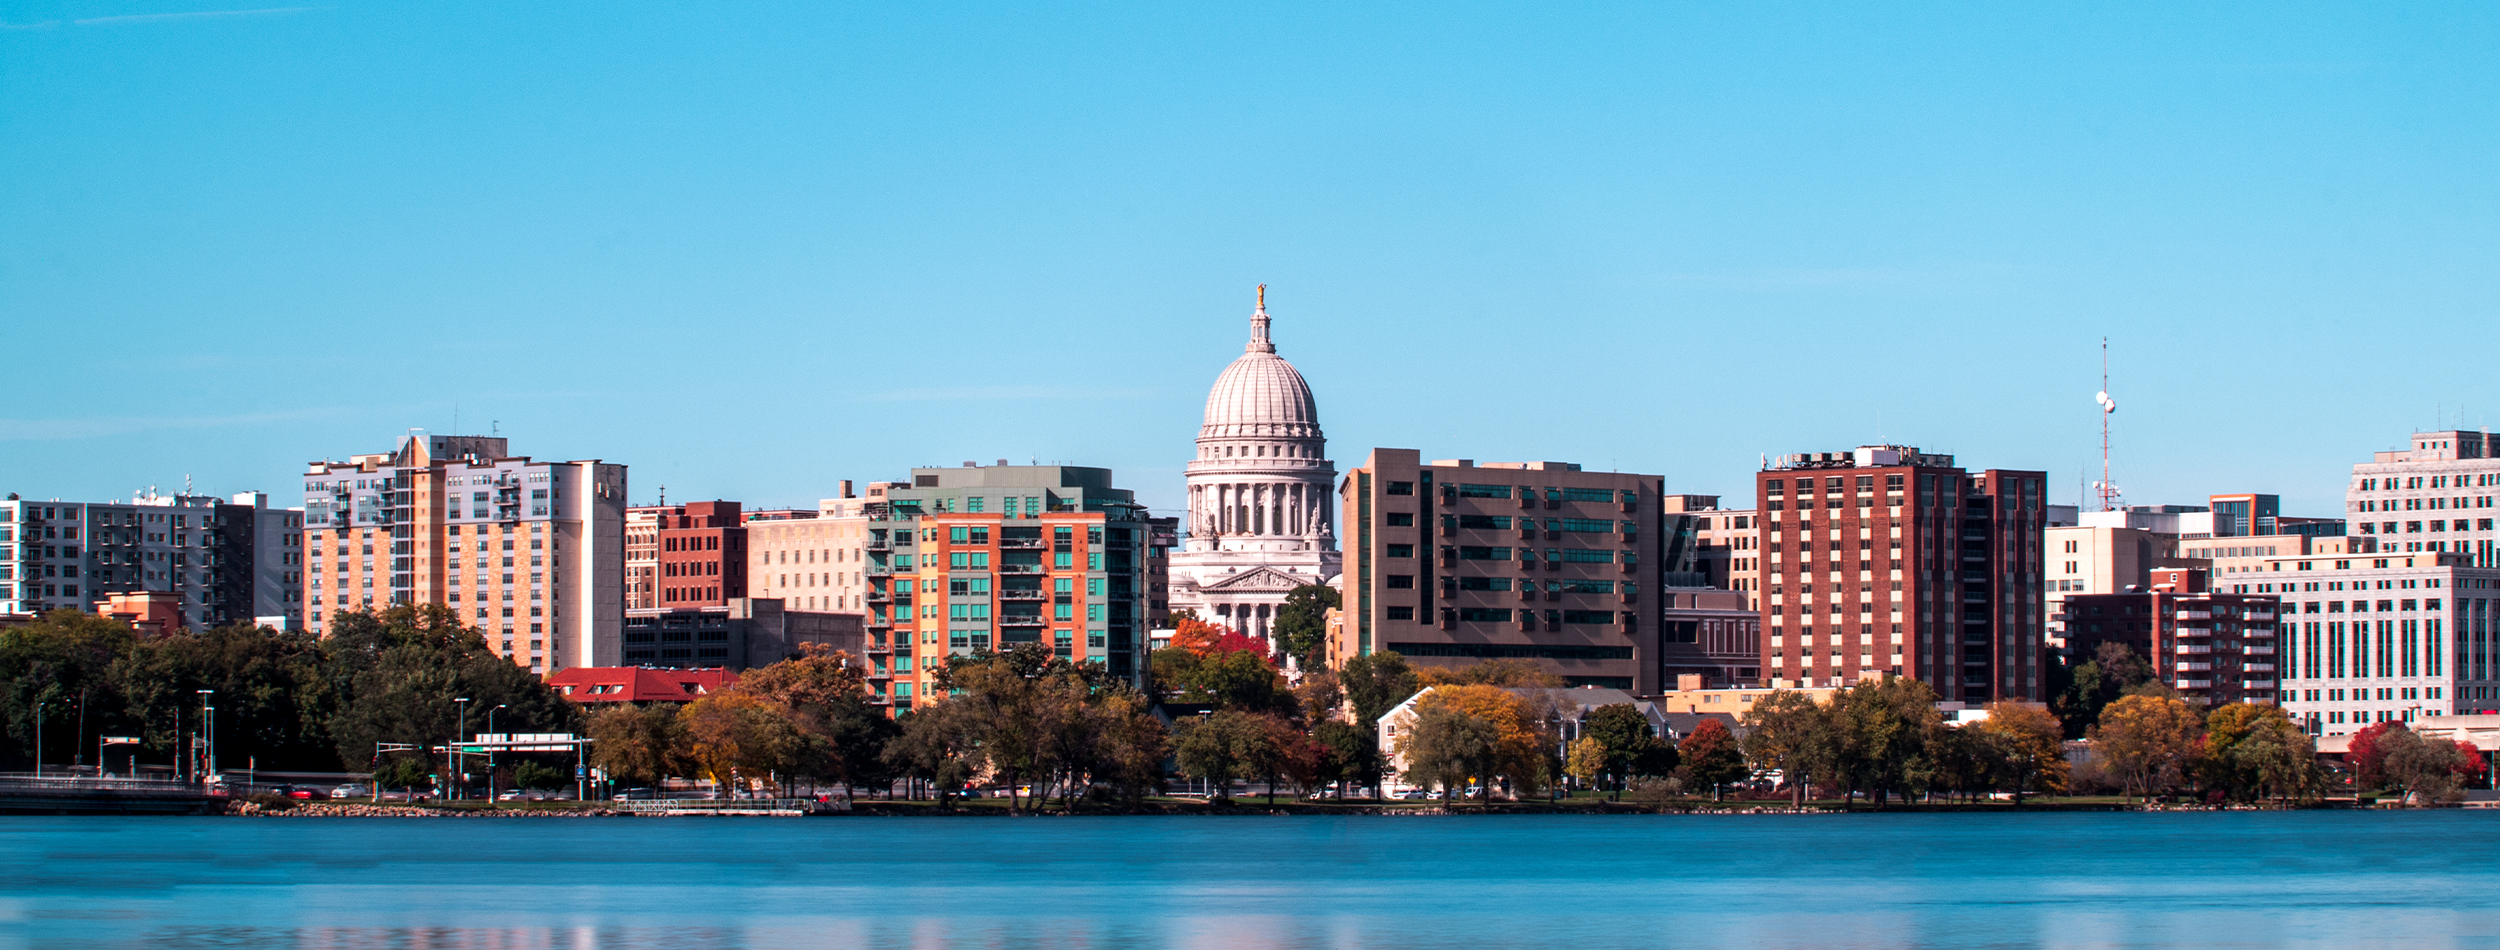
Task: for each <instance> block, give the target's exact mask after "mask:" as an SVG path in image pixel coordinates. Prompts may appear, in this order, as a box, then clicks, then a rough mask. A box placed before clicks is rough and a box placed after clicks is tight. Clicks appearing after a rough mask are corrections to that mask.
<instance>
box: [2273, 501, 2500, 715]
mask: <svg viewBox="0 0 2500 950" xmlns="http://www.w3.org/2000/svg"><path fill="white" fill-rule="evenodd" d="M2374 477H2376V476H2374ZM2407 477H2410V476H2407ZM2426 477H2427V476H2426ZM2398 510H2403V509H2398ZM2416 510H2437V509H2416ZM2399 537H2400V538H2401V537H2402V535H2399ZM2354 540H2356V541H2359V540H2364V539H2359V538H2356V539H2354ZM2400 543H2402V542H2400ZM2388 547H2389V546H2388V545H2385V544H2383V543H2382V544H2381V545H2379V546H2378V550H2372V551H2365V552H2363V553H2361V554H2358V555H2355V556H2350V557H2313V558H2292V557H2286V558H2282V559H2280V560H2279V561H2278V562H2276V563H2277V564H2279V565H2280V567H2279V569H2274V570H2268V571H2266V572H2263V573H2252V574H2248V575H2241V576H2238V577H2233V578H2229V579H2228V580H2229V581H2231V582H2233V583H2232V585H2231V586H2232V587H2233V589H2237V588H2239V587H2242V586H2246V587H2251V588H2255V589H2257V590H2264V591H2271V592H2273V593H2275V594H2276V595H2277V596H2278V597H2280V598H2281V599H2282V601H2283V633H2282V639H2283V663H2282V666H2283V680H2282V688H2283V694H2282V699H2281V705H2282V706H2283V709H2284V711H2285V712H2288V713H2291V714H2292V717H2293V718H2294V719H2296V720H2299V721H2301V722H2303V723H2306V724H2307V725H2308V726H2309V727H2310V731H2311V732H2312V733H2314V734H2318V735H2329V736H2332V735H2341V734H2344V733H2349V732H2352V731H2353V730H2356V729H2359V728H2361V727H2362V726H2364V725H2367V724H2370V723H2374V722H2387V721H2391V720H2392V721H2398V722H2415V721H2419V720H2420V719H2421V718H2422V717H2424V716H2445V715H2461V714H2492V713H2500V623H2495V620H2496V619H2500V618H2495V617H2494V614H2495V613H2500V603H2496V602H2495V600H2500V568H2491V567H2480V566H2476V565H2475V563H2474V562H2475V561H2476V560H2477V559H2478V555H2479V553H2480V552H2479V551H2478V550H2472V549H2469V550H2464V551H2418V552H2406V551H2402V550H2387V548H2388Z"/></svg>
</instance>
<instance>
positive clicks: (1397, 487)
mask: <svg viewBox="0 0 2500 950" xmlns="http://www.w3.org/2000/svg"><path fill="white" fill-rule="evenodd" d="M1414 493H1415V483H1414V482H1390V483H1389V494H1392V495H1412V494H1414Z"/></svg>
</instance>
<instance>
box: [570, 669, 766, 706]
mask: <svg viewBox="0 0 2500 950" xmlns="http://www.w3.org/2000/svg"><path fill="white" fill-rule="evenodd" d="M737 681H738V674H736V673H732V672H730V671H728V670H724V669H709V670H657V669H652V668H650V667H646V666H576V667H572V668H569V669H562V670H557V671H556V672H555V675H552V676H549V677H547V685H549V686H553V687H555V688H556V691H557V692H560V693H563V694H564V698H566V699H569V700H572V701H574V702H577V703H690V702H693V701H695V700H698V699H701V698H703V697H705V696H709V695H711V694H713V693H717V692H720V691H721V690H722V689H724V688H727V687H728V686H729V684H731V683H735V682H737Z"/></svg>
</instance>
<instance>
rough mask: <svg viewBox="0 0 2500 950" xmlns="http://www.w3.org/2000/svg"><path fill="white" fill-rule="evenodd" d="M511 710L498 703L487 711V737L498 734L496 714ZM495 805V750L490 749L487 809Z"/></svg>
mask: <svg viewBox="0 0 2500 950" xmlns="http://www.w3.org/2000/svg"><path fill="white" fill-rule="evenodd" d="M510 708H512V707H511V706H508V705H505V704H503V703H496V704H495V708H493V709H489V710H487V711H486V734H487V735H490V736H491V735H495V734H496V732H495V714H496V713H499V712H502V711H504V710H506V709H510ZM494 804H495V750H493V749H488V750H486V805H487V807H489V808H492V807H494Z"/></svg>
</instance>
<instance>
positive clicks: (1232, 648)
mask: <svg viewBox="0 0 2500 950" xmlns="http://www.w3.org/2000/svg"><path fill="white" fill-rule="evenodd" d="M1172 649H1175V650H1182V651H1185V652H1187V653H1190V654H1191V655H1194V656H1198V657H1201V658H1204V657H1210V656H1215V655H1217V654H1221V653H1255V654H1258V655H1259V656H1260V657H1261V658H1265V657H1267V656H1268V655H1269V654H1270V650H1269V647H1268V643H1267V641H1265V640H1261V639H1259V638H1257V637H1252V636H1244V635H1242V634H1239V633H1235V632H1233V629H1232V628H1231V627H1227V626H1224V625H1222V624H1215V623H1207V622H1205V621H1203V620H1199V619H1198V618H1196V617H1190V618H1187V619H1184V620H1182V621H1180V622H1179V623H1176V624H1174V625H1173V627H1172Z"/></svg>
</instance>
